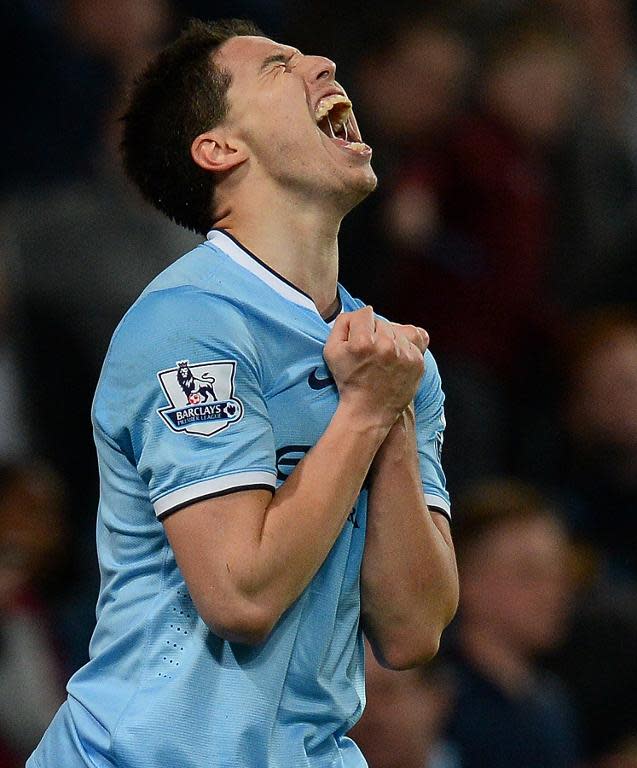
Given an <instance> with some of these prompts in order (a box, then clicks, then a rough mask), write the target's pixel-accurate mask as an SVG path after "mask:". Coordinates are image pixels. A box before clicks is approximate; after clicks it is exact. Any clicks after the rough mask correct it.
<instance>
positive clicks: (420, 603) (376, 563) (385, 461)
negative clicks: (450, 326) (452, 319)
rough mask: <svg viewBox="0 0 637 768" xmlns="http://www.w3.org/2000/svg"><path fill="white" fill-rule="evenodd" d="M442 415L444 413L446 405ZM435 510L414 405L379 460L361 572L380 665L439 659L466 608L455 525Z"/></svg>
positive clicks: (366, 623)
mask: <svg viewBox="0 0 637 768" xmlns="http://www.w3.org/2000/svg"><path fill="white" fill-rule="evenodd" d="M430 359H431V358H430ZM431 364H432V366H433V368H434V370H433V371H430V374H434V376H433V377H431V376H427V379H429V380H430V381H431V382H432V384H433V386H434V388H435V387H437V388H438V389H439V378H438V373H437V371H436V370H435V363H434V362H433V359H431ZM432 379H433V380H432ZM425 396H426V393H425ZM441 397H442V396H441ZM439 410H440V414H441V413H442V405H440V408H439ZM426 429H427V426H425V430H426ZM429 429H430V431H432V434H431V435H429V436H427V435H421V442H422V441H423V440H424V441H428V442H429V454H430V456H429V460H430V461H431V462H434V463H435V462H436V461H437V460H438V456H437V452H436V451H435V442H436V439H437V435H436V434H435V432H434V431H433V427H431V426H430V427H429ZM440 473H442V471H441V470H440ZM441 501H442V499H441ZM433 503H435V500H434V501H432V502H431V504H432V509H431V510H430V509H429V508H428V507H427V502H426V500H425V495H424V492H423V485H422V480H421V467H420V462H419V457H418V439H417V427H416V415H415V413H414V408H413V406H410V408H408V409H407V410H406V411H405V412H404V413H403V414H402V416H401V417H400V418H399V420H398V421H397V422H396V423H395V425H394V426H393V427H392V429H391V431H390V432H389V434H388V436H387V438H386V439H385V442H384V443H383V445H382V446H381V448H380V449H379V451H378V453H377V454H376V457H375V459H374V464H373V466H372V470H371V473H370V485H369V497H368V515H367V535H366V542H365V553H364V556H363V564H362V568H361V605H362V608H361V613H362V616H361V618H362V622H363V629H364V631H365V634H366V635H367V637H368V639H369V641H370V643H371V645H372V648H373V649H374V654H375V655H376V657H377V658H378V659H379V661H380V662H381V663H382V664H384V665H386V666H388V667H391V668H395V669H404V668H408V667H412V666H417V665H418V664H422V663H424V662H426V661H427V660H428V659H430V658H431V657H432V656H434V655H435V654H436V652H437V650H438V645H439V643H440V636H441V634H442V631H443V629H444V628H445V627H446V626H447V624H449V622H450V621H451V619H452V618H453V616H454V614H455V612H456V609H457V606H458V573H457V569H456V560H455V554H454V549H453V543H452V540H451V532H450V526H449V521H448V520H447V518H446V516H445V515H443V514H441V513H440V512H437V511H433V510H434V507H433ZM443 503H444V501H443ZM441 506H442V505H441ZM445 511H446V510H445Z"/></svg>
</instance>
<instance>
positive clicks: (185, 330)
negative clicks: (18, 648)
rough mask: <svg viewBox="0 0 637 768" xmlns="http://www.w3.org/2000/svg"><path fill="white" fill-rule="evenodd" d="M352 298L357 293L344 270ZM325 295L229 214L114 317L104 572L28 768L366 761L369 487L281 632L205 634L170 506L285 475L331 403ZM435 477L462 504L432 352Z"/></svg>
mask: <svg viewBox="0 0 637 768" xmlns="http://www.w3.org/2000/svg"><path fill="white" fill-rule="evenodd" d="M339 294H340V300H341V304H342V309H343V311H353V310H356V309H358V308H360V307H361V306H363V305H362V303H361V302H359V301H356V300H354V299H352V298H351V297H350V296H349V295H348V294H347V293H346V292H345V291H344V290H343V289H342V288H341V287H339ZM330 330H331V324H330V322H328V321H326V320H324V319H323V318H322V317H321V316H320V315H319V313H318V312H317V310H316V307H315V305H314V304H313V302H312V300H311V299H310V298H309V297H308V296H306V295H305V294H304V293H302V292H301V291H299V290H298V289H297V288H295V287H294V286H292V285H291V284H289V283H288V282H286V281H285V280H284V279H283V278H282V277H280V276H278V275H277V274H275V273H274V272H272V271H271V270H270V269H269V268H268V267H267V266H265V265H264V264H263V263H261V262H260V261H259V260H258V259H257V258H256V257H255V256H253V255H252V254H250V253H249V252H248V251H247V250H245V249H244V248H243V247H242V246H241V245H240V244H239V243H237V242H236V241H234V240H233V239H232V238H231V237H230V236H229V235H227V234H226V233H224V232H222V231H213V232H211V233H210V235H209V238H208V241H207V242H205V243H203V244H202V245H200V246H199V247H197V248H196V249H195V250H194V251H192V252H190V253H188V254H186V255H185V256H184V257H183V258H181V259H180V260H179V261H177V262H176V263H175V264H173V265H172V266H171V267H169V268H168V269H167V270H166V271H164V272H163V273H162V274H161V275H159V277H157V278H156V279H155V280H154V281H153V282H152V283H151V284H150V285H149V287H148V288H147V289H146V290H145V291H144V293H143V294H142V295H141V297H140V298H139V299H138V300H137V302H136V303H135V304H134V305H133V307H132V308H131V309H130V311H129V312H128V314H127V315H126V317H125V318H124V320H123V321H122V322H121V324H120V325H119V327H118V329H117V331H116V332H115V335H114V337H113V341H112V343H111V346H110V349H109V352H108V355H107V358H106V361H105V363H104V368H103V371H102V376H101V379H100V383H99V385H98V388H97V393H96V396H95V402H94V407H93V425H94V432H95V441H96V445H97V452H98V458H99V468H100V478H101V499H100V506H99V511H98V519H97V547H98V555H99V562H100V570H101V590H100V595H99V600H98V604H97V626H96V629H95V633H94V635H93V638H92V640H91V646H90V657H91V660H90V661H89V663H88V664H87V665H86V666H84V667H83V668H82V669H80V670H79V671H78V672H77V673H76V674H75V675H74V676H73V677H72V678H71V680H70V682H69V684H68V693H69V695H68V699H67V701H66V702H65V704H64V705H63V706H62V707H61V709H60V710H59V712H58V714H57V715H56V717H55V719H54V720H53V723H52V724H51V726H50V727H49V729H48V731H47V732H46V734H45V736H44V738H43V740H42V742H41V744H40V746H39V747H38V749H37V750H36V752H35V753H34V755H33V756H32V757H31V759H30V760H29V762H28V767H29V768H87V766H88V768H113V766H117V768H221V767H222V766H223V768H226V767H227V768H304V767H306V766H307V768H327V767H328V766H329V767H330V768H335V767H336V766H341V767H343V768H361V766H365V765H366V763H365V760H364V758H363V756H362V755H361V753H360V752H359V750H358V748H357V747H356V746H355V744H354V743H353V742H352V741H351V740H350V739H348V738H347V736H346V734H347V732H348V730H349V729H350V728H351V727H352V725H353V724H354V723H355V722H356V721H357V720H358V718H359V717H360V715H361V712H362V709H363V706H364V700H365V695H364V684H363V643H362V637H361V630H360V626H359V616H360V595H359V574H360V566H361V559H362V556H363V545H364V541H365V526H366V500H367V498H366V497H367V493H366V491H365V490H363V491H362V492H361V494H360V496H359V499H358V502H357V504H356V507H355V509H353V510H352V513H351V515H350V516H349V518H348V520H347V522H346V523H345V525H344V526H343V529H342V531H341V533H340V535H339V537H338V539H337V541H336V543H335V544H334V546H333V548H332V550H331V552H330V553H329V555H328V557H327V559H326V560H325V562H324V563H323V566H322V567H321V568H320V570H319V571H318V573H317V574H316V576H315V577H314V578H313V579H312V581H311V583H310V584H309V585H308V587H307V588H306V589H305V591H304V592H303V593H302V594H301V596H300V597H299V598H298V599H297V600H296V601H295V602H294V604H293V605H292V606H291V607H290V608H289V609H288V610H287V611H286V612H285V613H284V614H283V616H282V617H281V619H280V620H279V622H278V623H277V625H276V627H275V628H274V630H273V632H272V634H271V635H270V637H269V638H268V640H267V641H266V642H265V643H263V644H262V645H259V646H255V647H250V646H245V645H240V644H236V643H229V642H226V641H225V640H222V639H221V638H220V637H218V636H216V635H214V634H213V633H211V632H210V630H209V629H208V627H207V626H206V625H205V624H204V622H203V621H202V619H201V618H200V617H199V616H198V614H197V611H196V609H195V607H194V605H193V602H192V600H191V598H190V596H189V594H188V589H187V586H186V584H185V583H184V580H183V578H182V576H181V573H180V571H179V569H178V567H177V565H176V563H175V558H174V555H173V552H172V550H171V548H170V546H169V544H168V541H167V539H166V535H165V532H164V527H163V525H162V523H161V519H162V518H164V517H165V516H167V515H170V514H180V512H179V510H180V508H182V507H185V506H187V505H188V504H192V503H193V502H195V501H198V500H201V499H205V498H211V497H214V496H218V495H221V494H225V493H230V492H232V491H236V490H238V489H247V488H267V489H270V490H274V489H275V488H276V487H278V486H279V485H280V484H282V483H283V482H284V481H285V479H286V477H287V476H288V475H289V474H290V473H291V472H292V471H293V470H294V467H295V465H296V464H297V463H298V462H299V461H300V459H301V458H302V457H303V456H304V455H305V453H306V452H307V451H308V450H309V449H310V448H311V447H312V446H313V445H314V444H315V443H316V442H317V440H318V439H319V437H320V436H321V434H322V433H323V431H324V430H325V429H326V427H327V426H328V424H329V422H330V420H331V418H332V415H333V413H334V410H335V408H336V405H337V401H338V392H337V389H336V386H335V384H334V382H333V380H332V378H331V377H330V375H329V371H328V369H327V368H326V366H325V362H324V360H323V355H322V353H323V347H324V345H325V342H326V340H327V337H328V335H329V333H330ZM416 414H417V425H418V437H419V452H420V462H421V472H422V478H423V486H424V490H425V494H426V497H427V501H428V503H429V505H430V506H431V507H434V508H436V509H438V510H439V511H442V512H443V513H445V514H448V512H449V498H448V495H447V492H446V491H445V484H444V476H443V473H442V469H441V467H440V460H439V458H440V457H439V449H440V443H441V440H442V431H443V428H444V416H443V395H442V392H441V389H440V380H439V376H438V371H437V369H436V365H435V362H434V360H433V358H432V357H431V355H430V354H429V353H427V355H426V372H425V375H424V377H423V382H422V385H421V387H420V389H419V392H418V396H417V399H416Z"/></svg>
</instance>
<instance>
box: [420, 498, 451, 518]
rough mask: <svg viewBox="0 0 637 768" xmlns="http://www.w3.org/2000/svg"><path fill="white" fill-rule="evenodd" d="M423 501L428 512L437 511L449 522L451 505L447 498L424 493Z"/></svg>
mask: <svg viewBox="0 0 637 768" xmlns="http://www.w3.org/2000/svg"><path fill="white" fill-rule="evenodd" d="M425 501H426V502H427V507H428V508H429V511H430V512H439V513H440V514H441V515H444V516H445V517H446V518H447V520H449V522H451V506H450V505H449V502H448V501H447V499H445V498H444V497H442V496H437V495H435V494H433V493H425Z"/></svg>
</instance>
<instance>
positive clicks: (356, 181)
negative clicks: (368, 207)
mask: <svg viewBox="0 0 637 768" xmlns="http://www.w3.org/2000/svg"><path fill="white" fill-rule="evenodd" d="M377 186H378V179H377V178H376V174H375V173H374V171H373V170H372V168H371V166H370V165H368V166H367V168H357V169H356V173H355V174H352V176H351V177H350V178H349V179H348V180H347V185H346V190H345V192H344V195H343V196H344V198H345V200H344V202H345V205H346V210H345V213H348V212H349V211H351V210H352V208H355V207H356V206H357V205H358V204H359V203H362V202H363V200H364V199H365V198H366V197H367V196H368V195H369V194H371V193H372V192H373V191H374V190H375V189H376V187H377Z"/></svg>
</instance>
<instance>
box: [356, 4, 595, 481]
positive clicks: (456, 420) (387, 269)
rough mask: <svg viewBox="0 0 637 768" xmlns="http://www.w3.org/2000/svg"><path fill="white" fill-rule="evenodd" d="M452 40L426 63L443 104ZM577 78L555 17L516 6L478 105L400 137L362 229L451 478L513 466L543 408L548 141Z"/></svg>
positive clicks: (558, 129)
mask: <svg viewBox="0 0 637 768" xmlns="http://www.w3.org/2000/svg"><path fill="white" fill-rule="evenodd" d="M445 50H446V51H447V54H448V56H450V55H451V52H452V51H453V50H454V48H452V47H450V46H447V48H446V49H445ZM455 50H456V52H455V53H454V56H455V60H456V69H455V70H453V68H451V67H450V66H449V65H447V71H449V72H452V71H455V73H456V74H455V75H454V76H453V77H449V78H447V79H446V80H444V79H441V78H439V77H438V75H436V76H434V77H433V80H434V82H446V84H447V85H446V93H447V94H448V96H450V103H451V104H453V103H454V102H456V101H457V95H458V93H459V92H461V90H458V87H459V84H461V83H462V82H463V81H464V79H466V67H467V62H468V61H470V59H469V58H467V55H466V53H465V55H464V62H465V63H464V69H463V67H462V66H461V65H460V64H461V59H459V58H458V57H459V55H460V54H459V51H460V50H461V49H459V48H456V49H455ZM464 50H465V51H466V47H465V49H464ZM450 61H451V59H450ZM459 73H462V76H459ZM405 79H407V78H405ZM581 80H582V71H581V65H580V62H579V59H578V57H577V54H576V52H575V51H574V49H573V47H572V44H571V43H570V42H569V40H568V38H567V36H566V35H565V34H564V33H563V32H562V30H561V28H560V27H559V26H558V25H555V24H553V23H549V22H547V21H545V19H544V17H543V16H539V17H538V18H536V16H535V15H534V14H531V15H530V16H529V17H528V18H527V17H526V16H525V17H522V18H520V17H515V18H514V20H512V21H511V22H510V23H509V25H508V26H506V27H505V28H504V29H502V30H501V31H500V32H499V34H498V35H497V36H496V37H495V38H494V39H493V40H492V41H491V43H490V45H489V48H488V55H487V60H486V64H485V67H484V71H483V73H482V82H481V84H480V86H479V88H478V89H477V94H478V99H477V101H478V103H477V106H476V108H475V109H474V110H473V111H472V112H471V113H470V114H469V115H468V116H466V117H462V118H458V119H456V120H455V121H453V123H451V124H449V112H446V113H445V112H444V110H443V111H440V110H439V111H437V112H436V111H434V115H435V116H437V117H435V118H434V122H433V123H432V125H431V126H423V127H424V130H423V131H422V132H421V134H420V136H418V135H412V137H411V142H410V144H409V146H408V147H405V146H404V145H403V146H402V148H401V157H402V163H401V165H400V166H399V167H397V168H395V169H394V173H393V174H392V178H391V179H388V180H387V181H388V182H389V183H390V184H391V187H390V189H389V192H388V193H387V192H386V193H385V200H384V202H383V205H382V210H381V211H379V212H378V214H377V217H376V221H375V237H374V238H371V237H370V238H368V241H373V240H374V239H375V240H376V241H378V242H379V243H380V250H381V253H382V254H383V255H382V256H380V257H379V262H380V263H382V264H383V270H384V280H383V284H382V289H383V292H384V293H385V299H384V301H383V302H382V304H381V306H382V308H383V309H386V311H387V312H388V313H390V314H391V315H392V316H393V317H394V318H396V319H398V320H401V321H404V322H415V323H418V324H420V325H422V326H424V327H426V328H427V329H428V330H429V331H430V333H431V338H432V349H433V351H434V352H435V353H436V354H437V356H438V357H439V363H440V367H441V371H442V374H443V380H444V382H445V390H446V392H447V397H448V411H449V414H450V418H449V427H448V441H447V445H448V449H447V452H446V459H447V467H448V469H449V480H450V484H451V485H452V487H456V488H458V487H459V486H461V485H463V484H467V483H470V482H471V481H472V480H476V479H478V478H480V477H481V476H483V475H484V474H489V473H495V472H499V471H503V470H508V471H513V470H518V471H519V469H520V468H519V467H517V466H516V465H515V457H516V456H517V449H518V445H517V443H518V442H519V441H520V440H521V439H522V440H524V439H525V434H526V427H527V425H528V424H529V423H531V424H532V423H534V422H535V421H536V420H537V419H538V418H539V415H540V413H539V412H540V411H541V409H542V408H544V399H545V397H546V392H545V391H544V389H542V387H544V386H545V383H546V382H547V381H548V380H550V377H549V376H545V375H544V374H545V373H546V370H547V369H549V368H550V358H549V357H548V356H547V355H546V350H547V348H548V349H550V347H551V345H552V336H553V326H554V324H555V320H556V309H555V308H554V307H553V306H552V305H551V302H550V300H549V297H548V295H547V294H546V292H545V288H546V284H547V283H546V281H547V275H548V270H549V265H550V262H551V259H552V258H553V257H554V249H555V245H556V240H555V218H554V217H555V212H556V207H557V205H556V194H555V188H554V185H553V180H552V175H551V165H550V153H551V151H552V149H553V147H554V146H556V145H557V144H558V143H559V142H560V141H561V140H562V138H563V137H564V135H565V134H566V131H567V129H568V128H569V126H570V125H571V121H572V119H573V116H574V114H575V109H576V107H577V105H578V104H579V101H580V92H581V89H580V83H581ZM399 81H400V80H399ZM373 82H374V81H372V83H373ZM381 82H382V81H381ZM408 82H414V83H416V82H418V81H417V80H416V79H415V78H413V77H410V78H408ZM394 84H395V83H394ZM371 88H372V89H373V85H372V86H371ZM427 88H428V87H427ZM427 88H426V90H427ZM398 90H402V88H400V89H398ZM442 92H444V90H442V91H441V93H442ZM384 101H385V98H384V94H382V93H381V94H380V98H379V103H384ZM394 101H395V99H394ZM412 101H416V99H414V98H412ZM439 101H440V99H438V102H439ZM389 103H390V104H392V103H393V101H391V100H390V102H389ZM451 114H453V110H452V111H451ZM396 115H397V116H398V119H397V121H396V122H397V124H399V123H400V118H401V116H402V113H401V112H399V111H397V112H396ZM440 118H443V119H442V121H441V120H440ZM406 122H407V125H409V119H408V118H407V120H406ZM432 127H435V128H436V130H434V131H433V136H434V137H435V139H434V140H433V141H432V139H431V137H430V135H431V134H430V133H429V134H428V133H427V129H428V130H429V131H431V128H432ZM443 131H444V134H443V133H442V132H443ZM391 145H392V147H393V146H398V147H401V144H400V142H398V141H397V142H395V143H394V142H392V143H391Z"/></svg>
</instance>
